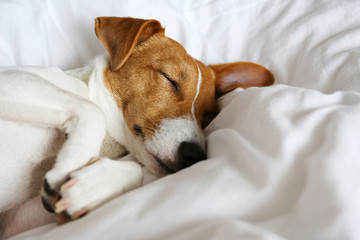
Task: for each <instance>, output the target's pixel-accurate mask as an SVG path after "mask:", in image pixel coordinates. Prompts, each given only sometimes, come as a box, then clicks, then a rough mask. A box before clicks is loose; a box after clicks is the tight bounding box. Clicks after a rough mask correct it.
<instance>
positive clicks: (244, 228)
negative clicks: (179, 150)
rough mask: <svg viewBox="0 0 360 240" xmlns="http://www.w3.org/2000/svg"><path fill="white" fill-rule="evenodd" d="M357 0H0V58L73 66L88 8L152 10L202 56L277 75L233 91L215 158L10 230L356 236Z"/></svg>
mask: <svg viewBox="0 0 360 240" xmlns="http://www.w3.org/2000/svg"><path fill="white" fill-rule="evenodd" d="M359 12H360V2H358V1H353V0H343V1H341V2H340V1H326V0H306V1H302V0H294V1H280V0H279V1H276V0H275V1H269V0H256V1H235V0H221V1H220V0H204V1H192V0H182V1H165V0H157V1H146V0H139V1H125V0H122V1H119V0H118V1H115V0H109V1H106V2H103V1H95V0H87V1H80V0H78V1H75V0H52V1H40V0H38V1H36V0H35V1H31V2H30V1H20V0H18V1H15V0H14V1H0V16H1V21H0V65H1V66H14V65H40V66H58V67H61V68H63V69H70V68H75V67H79V66H81V65H83V64H85V63H86V62H88V61H89V60H90V59H91V58H93V57H94V56H95V55H97V54H99V53H102V52H103V51H104V50H103V48H102V46H101V45H100V43H99V42H98V40H97V39H96V37H95V34H94V31H93V24H94V22H93V19H94V18H95V17H97V16H101V15H106V16H109V15H112V16H132V17H141V18H156V19H158V20H160V21H161V22H162V24H163V25H164V26H165V27H166V34H167V35H168V36H170V37H172V38H174V39H175V40H177V41H179V42H180V43H181V44H182V45H183V46H184V47H185V48H186V49H187V50H188V52H189V53H190V54H191V55H192V56H193V57H195V58H198V59H199V60H201V61H203V62H204V63H206V64H214V63H221V62H231V61H253V62H257V63H259V64H262V65H264V66H266V67H268V68H269V69H270V70H271V71H272V72H273V73H274V76H275V79H276V84H275V85H274V86H271V87H267V88H249V89H247V90H244V91H241V90H237V91H234V92H232V93H230V94H228V95H226V96H224V97H223V98H222V99H221V106H222V111H221V112H220V114H219V115H218V116H217V117H216V118H215V119H214V121H213V122H212V123H211V124H210V125H209V126H208V127H207V128H206V129H205V133H206V136H207V151H208V157H209V159H208V160H206V161H203V162H200V163H198V164H196V165H194V166H192V167H190V168H188V169H184V170H182V171H180V172H178V173H176V174H172V175H170V176H167V177H164V178H161V179H159V180H156V181H154V182H151V183H149V184H147V185H145V186H143V187H141V188H139V189H136V190H134V191H131V192H129V193H126V194H125V195H123V196H121V197H119V198H116V199H114V200H113V201H111V202H109V203H108V204H106V205H104V206H103V207H101V208H99V209H97V210H95V211H93V212H91V213H90V214H88V215H87V216H86V217H84V218H81V219H79V220H77V221H74V222H71V223H69V224H65V225H62V226H60V227H58V226H56V225H55V224H49V225H46V226H43V227H40V228H36V229H33V230H30V231H27V232H25V233H23V234H20V235H18V236H15V237H14V238H13V239H299V240H300V239H301V240H303V239H346V240H348V239H354V240H355V239H360V228H359V227H358V223H359V222H360V184H359V183H360V158H359V156H360V148H359V146H360V137H359V136H360V124H359V123H360V79H359V76H360V68H359V66H360V58H359V55H360V15H359V14H358V13H359Z"/></svg>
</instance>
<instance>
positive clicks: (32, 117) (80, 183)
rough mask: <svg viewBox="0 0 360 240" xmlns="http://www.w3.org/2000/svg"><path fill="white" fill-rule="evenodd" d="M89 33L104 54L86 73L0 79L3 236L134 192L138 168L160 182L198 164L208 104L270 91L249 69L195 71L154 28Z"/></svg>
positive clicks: (100, 26)
mask: <svg viewBox="0 0 360 240" xmlns="http://www.w3.org/2000/svg"><path fill="white" fill-rule="evenodd" d="M95 32H96V35H97V37H98V38H99V40H100V42H101V43H102V45H103V46H104V48H105V49H106V52H107V54H104V55H101V56H98V57H96V58H95V59H94V60H93V61H92V62H91V63H90V64H89V65H88V66H85V67H83V68H79V69H75V70H71V71H65V72H64V71H61V70H60V69H57V68H19V67H16V68H7V69H1V70H0V133H1V134H0V139H1V145H0V161H1V174H0V213H1V218H2V225H3V227H4V235H5V236H11V235H14V234H16V233H19V232H21V231H24V230H27V229H30V228H33V227H36V226H39V225H43V224H46V223H49V222H51V221H54V220H55V218H58V219H60V221H64V219H65V220H71V219H76V218H78V217H80V216H83V215H84V214H86V213H87V212H89V211H91V210H92V209H94V208H96V207H98V206H100V205H102V204H104V203H105V202H107V201H109V200H110V199H112V198H114V197H116V196H119V195H121V194H123V193H125V192H127V191H129V190H131V189H134V188H136V187H139V186H140V185H142V183H143V170H142V167H143V166H144V167H145V168H146V169H147V170H149V171H150V172H151V173H152V174H154V175H156V176H159V177H161V176H165V175H167V174H170V173H174V172H176V171H179V170H181V169H183V168H185V167H188V166H191V165H192V164H194V163H196V162H198V161H201V160H204V159H206V154H205V152H206V151H205V137H204V134H203V132H202V129H203V128H204V127H206V126H207V125H208V124H209V122H210V121H211V120H212V119H213V118H214V117H215V115H216V113H217V111H218V109H217V104H216V101H217V99H218V98H219V97H220V96H222V95H223V94H225V93H228V92H230V91H232V90H234V89H235V88H237V87H241V88H248V87H252V86H258V87H262V86H268V85H271V84H272V83H273V82H274V78H273V75H272V74H271V73H270V72H269V71H268V70H267V69H266V68H264V67H262V66H260V65H257V64H254V63H249V62H236V63H228V64H219V65H212V66H206V65H204V64H203V63H201V62H200V61H198V60H196V59H194V58H192V57H191V56H189V55H188V54H187V52H186V51H185V49H184V48H183V47H182V46H181V45H180V44H179V43H177V42H176V41H174V40H172V39H170V38H167V37H166V36H165V35H164V28H163V27H162V26H161V24H160V23H159V22H158V21H156V20H143V19H133V18H117V17H99V18H97V19H96V20H95ZM127 153H129V154H127ZM111 159H116V161H114V160H111ZM53 213H55V214H53Z"/></svg>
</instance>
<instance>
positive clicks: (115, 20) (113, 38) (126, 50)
mask: <svg viewBox="0 0 360 240" xmlns="http://www.w3.org/2000/svg"><path fill="white" fill-rule="evenodd" d="M164 31H165V30H164V28H163V27H162V26H161V24H160V23H159V22H158V21H156V20H144V19H136V18H119V17H98V18H96V19H95V33H96V36H97V37H98V38H99V40H100V41H101V43H102V45H103V46H104V47H105V49H106V51H107V52H108V54H109V56H110V69H111V70H112V71H117V70H119V69H120V68H121V66H122V65H123V64H124V63H125V62H126V60H127V59H128V57H129V56H130V54H131V51H132V50H133V49H134V48H135V47H136V46H137V45H139V44H141V43H142V42H144V41H146V40H148V39H149V38H150V37H151V36H153V35H154V34H156V33H160V34H163V35H164Z"/></svg>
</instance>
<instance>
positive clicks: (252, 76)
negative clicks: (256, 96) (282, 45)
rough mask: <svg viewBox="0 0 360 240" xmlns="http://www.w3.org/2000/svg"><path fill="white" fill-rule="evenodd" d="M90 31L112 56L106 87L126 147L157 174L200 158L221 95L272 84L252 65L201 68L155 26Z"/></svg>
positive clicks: (114, 24)
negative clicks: (119, 118)
mask: <svg viewBox="0 0 360 240" xmlns="http://www.w3.org/2000/svg"><path fill="white" fill-rule="evenodd" d="M95 31H96V35H97V36H98V38H99V39H100V41H101V43H102V44H103V46H104V47H105V49H106V50H107V52H108V54H109V56H110V62H109V66H108V68H107V69H106V70H105V72H104V81H105V85H106V87H107V88H108V89H109V91H110V92H111V93H112V95H113V96H114V100H115V101H116V103H117V105H118V107H119V108H120V109H121V111H122V112H123V115H124V119H125V122H126V126H127V128H128V130H129V131H130V132H131V134H130V138H129V139H128V140H129V142H130V144H129V145H128V146H127V147H128V149H129V151H130V152H131V153H132V154H134V155H135V157H136V158H137V160H138V161H139V162H141V163H143V164H144V165H145V166H146V167H147V168H148V169H149V170H150V171H151V172H152V173H154V174H155V175H157V176H163V175H166V174H168V173H172V172H175V171H177V170H180V169H182V168H184V167H187V166H190V165H192V164H194V163H196V162H198V161H200V160H204V159H205V158H206V154H205V138H204V134H203V131H202V129H203V128H204V127H206V126H207V125H208V124H209V123H210V121H211V120H212V119H213V118H214V117H215V116H216V114H217V112H218V109H217V104H216V100H217V98H218V97H219V96H221V95H223V94H225V93H227V92H230V91H232V90H234V89H235V88H237V87H242V88H248V87H252V86H259V87H261V86H268V85H271V84H272V83H273V82H274V78H273V75H272V74H271V73H270V72H269V71H268V70H267V69H266V68H264V67H262V66H260V65H257V64H254V63H249V62H236V63H228V64H219V65H213V66H205V65H204V64H203V63H201V62H200V61H198V60H196V59H194V58H192V57H191V56H190V55H189V54H188V53H187V52H186V50H185V49H184V48H183V47H182V46H181V45H180V44H179V43H177V42H176V41H174V40H172V39H170V38H168V37H166V36H165V35H164V28H163V27H162V26H161V24H160V23H159V22H158V21H156V20H143V19H133V18H116V17H100V18H97V19H96V20H95Z"/></svg>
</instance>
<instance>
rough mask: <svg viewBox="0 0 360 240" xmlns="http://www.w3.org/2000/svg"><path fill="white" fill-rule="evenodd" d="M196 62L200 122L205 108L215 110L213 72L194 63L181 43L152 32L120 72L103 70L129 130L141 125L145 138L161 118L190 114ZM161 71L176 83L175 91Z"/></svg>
mask: <svg viewBox="0 0 360 240" xmlns="http://www.w3.org/2000/svg"><path fill="white" fill-rule="evenodd" d="M144 56H146V57H144ZM197 65H198V66H199V69H200V70H201V73H202V82H201V91H200V92H199V93H198V96H197V99H196V101H195V103H194V110H195V111H194V113H195V116H196V119H197V122H198V123H199V125H201V122H202V118H203V113H204V111H214V109H213V108H214V107H215V97H214V92H215V91H214V89H215V85H214V79H213V74H212V72H211V71H210V70H209V69H208V68H207V67H206V66H204V65H203V64H202V63H200V62H198V63H197V64H196V63H195V61H194V60H193V59H192V58H191V57H190V56H189V55H188V54H187V53H186V51H185V49H184V48H183V47H182V46H181V45H180V44H178V43H177V42H175V41H173V40H171V39H169V38H166V37H163V36H158V35H154V36H153V37H152V38H150V39H148V41H146V42H144V43H143V44H141V45H140V46H138V47H136V48H135V49H134V50H133V52H132V54H131V56H130V57H129V58H128V60H127V61H126V62H125V63H124V65H123V66H122V68H121V71H117V72H113V71H111V70H110V69H109V68H108V69H106V71H105V84H106V86H107V87H108V88H109V90H110V91H111V92H112V93H113V95H115V96H118V98H115V99H117V103H118V105H119V107H120V108H121V109H122V110H123V113H124V116H125V120H126V122H127V124H128V127H129V129H132V128H133V126H135V125H138V126H141V127H142V129H143V133H144V136H145V138H146V137H149V136H150V135H152V134H153V132H154V130H155V129H156V127H157V126H158V125H159V123H160V121H161V120H162V119H165V118H177V117H181V116H191V115H192V112H191V110H192V106H193V101H194V98H195V96H196V93H197V84H198V78H199V72H198V71H199V70H198V67H197ZM163 73H165V74H166V76H167V77H168V78H169V79H171V81H174V82H175V83H176V84H177V89H176V90H175V89H174V87H173V84H172V83H171V82H170V81H169V79H167V78H166V77H164V74H163ZM120 99H121V100H120Z"/></svg>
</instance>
